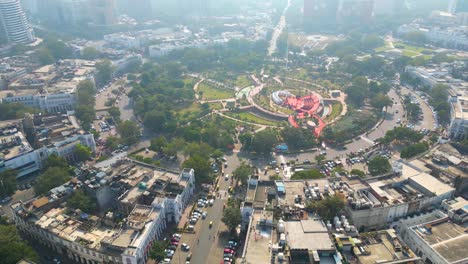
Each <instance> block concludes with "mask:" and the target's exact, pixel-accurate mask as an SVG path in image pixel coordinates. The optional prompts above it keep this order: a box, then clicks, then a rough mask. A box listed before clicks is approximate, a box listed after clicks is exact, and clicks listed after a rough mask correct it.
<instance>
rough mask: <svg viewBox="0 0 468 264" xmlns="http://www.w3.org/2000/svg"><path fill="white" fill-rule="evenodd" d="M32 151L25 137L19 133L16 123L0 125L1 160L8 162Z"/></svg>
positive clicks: (18, 126)
mask: <svg viewBox="0 0 468 264" xmlns="http://www.w3.org/2000/svg"><path fill="white" fill-rule="evenodd" d="M32 150H33V148H32V147H31V145H30V144H29V142H28V141H27V140H26V137H25V136H24V135H23V133H22V132H21V131H20V125H19V124H18V123H17V121H5V122H2V123H0V154H1V155H3V156H2V157H1V158H2V159H3V160H9V159H12V158H15V157H18V156H21V155H23V154H26V153H29V152H31V151H32Z"/></svg>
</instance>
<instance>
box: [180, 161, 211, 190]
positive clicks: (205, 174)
mask: <svg viewBox="0 0 468 264" xmlns="http://www.w3.org/2000/svg"><path fill="white" fill-rule="evenodd" d="M183 167H184V168H192V169H194V170H195V180H196V182H197V184H202V183H212V181H213V177H212V175H211V166H210V161H209V159H207V158H204V157H202V156H199V155H194V156H191V157H190V158H188V159H187V160H185V161H184V163H183Z"/></svg>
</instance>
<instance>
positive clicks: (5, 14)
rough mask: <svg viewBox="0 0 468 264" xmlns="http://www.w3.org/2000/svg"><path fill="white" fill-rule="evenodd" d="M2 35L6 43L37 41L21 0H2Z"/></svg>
mask: <svg viewBox="0 0 468 264" xmlns="http://www.w3.org/2000/svg"><path fill="white" fill-rule="evenodd" d="M0 24H1V26H0V30H1V31H0V35H1V39H2V41H3V42H4V43H13V44H18V43H30V42H33V41H35V37H34V31H33V29H32V28H31V27H30V26H29V23H28V20H27V19H26V14H25V13H24V11H23V8H22V7H21V3H20V1H19V0H1V1H0Z"/></svg>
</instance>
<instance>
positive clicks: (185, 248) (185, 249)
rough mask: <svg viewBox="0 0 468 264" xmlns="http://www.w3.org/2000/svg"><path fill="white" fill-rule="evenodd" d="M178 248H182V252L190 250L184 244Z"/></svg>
mask: <svg viewBox="0 0 468 264" xmlns="http://www.w3.org/2000/svg"><path fill="white" fill-rule="evenodd" d="M180 248H182V250H184V251H189V250H190V246H189V245H187V244H185V243H182V245H181V247H180Z"/></svg>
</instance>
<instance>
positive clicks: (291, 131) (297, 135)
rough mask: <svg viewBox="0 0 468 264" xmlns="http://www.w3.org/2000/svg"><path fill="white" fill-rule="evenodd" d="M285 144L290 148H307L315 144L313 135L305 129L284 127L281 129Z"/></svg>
mask: <svg viewBox="0 0 468 264" xmlns="http://www.w3.org/2000/svg"><path fill="white" fill-rule="evenodd" d="M281 136H282V137H283V139H284V141H285V142H286V144H287V145H288V146H289V147H291V148H292V149H308V148H311V147H312V146H314V145H315V143H316V142H315V137H314V136H313V134H312V133H311V132H310V131H308V130H307V129H302V128H295V127H290V126H288V127H286V128H284V129H283V130H282V131H281Z"/></svg>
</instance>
